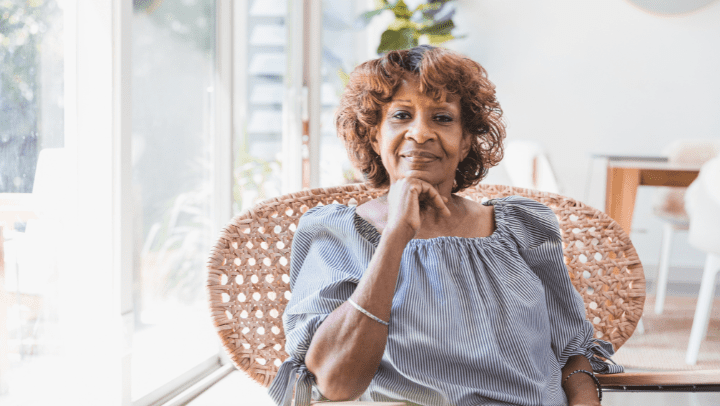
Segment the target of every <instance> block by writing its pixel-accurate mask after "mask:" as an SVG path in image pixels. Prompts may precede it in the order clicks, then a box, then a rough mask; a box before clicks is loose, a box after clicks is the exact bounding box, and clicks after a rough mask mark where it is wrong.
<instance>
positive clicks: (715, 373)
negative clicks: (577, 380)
mask: <svg viewBox="0 0 720 406" xmlns="http://www.w3.org/2000/svg"><path fill="white" fill-rule="evenodd" d="M596 376H597V378H598V380H599V381H600V385H602V387H603V390H608V391H630V392H641V391H642V392H644V391H674V392H720V370H707V371H673V372H631V373H623V374H607V375H602V374H598V375H596Z"/></svg>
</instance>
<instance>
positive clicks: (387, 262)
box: [305, 230, 414, 400]
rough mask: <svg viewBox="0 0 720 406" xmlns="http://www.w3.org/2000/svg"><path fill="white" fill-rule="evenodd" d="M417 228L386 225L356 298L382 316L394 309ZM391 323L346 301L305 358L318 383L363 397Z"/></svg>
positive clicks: (334, 395) (325, 390) (337, 395)
mask: <svg viewBox="0 0 720 406" xmlns="http://www.w3.org/2000/svg"><path fill="white" fill-rule="evenodd" d="M413 235H414V231H412V230H410V231H408V230H385V232H384V233H383V234H382V237H381V239H380V243H379V245H378V248H377V250H376V251H375V254H374V255H373V258H372V260H371V261H370V264H369V266H368V269H367V271H365V273H364V274H363V276H362V278H361V279H360V283H359V284H358V286H357V288H356V289H355V292H354V293H353V295H352V296H351V298H352V299H353V300H354V301H355V302H356V303H357V304H358V305H360V306H361V307H362V308H364V309H365V310H367V311H368V312H370V313H371V314H373V315H375V316H377V317H379V318H380V319H382V320H385V321H389V320H390V309H391V306H392V299H393V296H394V294H395V285H396V282H397V276H398V272H399V269H400V261H401V258H402V253H403V251H404V249H405V246H406V245H407V242H408V241H410V239H412V236H413ZM387 335H388V327H387V326H385V325H383V324H381V323H378V322H377V321H375V320H373V319H371V318H370V317H368V316H366V315H364V314H363V313H361V312H359V311H358V310H357V309H355V308H354V307H353V306H352V305H351V304H350V303H347V302H346V303H344V304H342V305H341V306H340V307H338V308H337V309H335V310H334V311H333V312H332V313H331V314H330V315H329V316H328V317H327V319H325V321H324V322H323V323H322V324H321V325H320V327H319V328H318V330H317V332H316V333H315V335H314V336H313V339H312V342H311V343H310V348H309V349H308V352H307V355H306V357H305V364H306V365H307V367H308V369H309V370H310V372H312V373H313V375H315V378H316V381H317V385H318V389H319V390H320V392H321V393H322V394H323V395H324V396H325V397H327V398H328V399H331V400H351V399H356V398H357V397H359V396H360V395H361V394H362V393H363V392H364V391H365V390H366V389H367V387H368V386H369V385H370V381H372V378H373V376H375V372H376V371H377V368H378V365H380V360H381V359H382V355H383V353H384V351H385V344H386V342H387Z"/></svg>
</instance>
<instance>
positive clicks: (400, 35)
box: [377, 28, 418, 54]
mask: <svg viewBox="0 0 720 406" xmlns="http://www.w3.org/2000/svg"><path fill="white" fill-rule="evenodd" d="M417 45H418V37H416V36H415V33H414V32H413V30H412V29H411V28H402V29H400V30H397V31H396V30H386V31H385V32H383V33H382V36H380V45H379V46H378V49H377V53H378V54H382V53H385V52H388V51H396V50H400V49H408V48H412V47H415V46H417Z"/></svg>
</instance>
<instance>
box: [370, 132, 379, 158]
mask: <svg viewBox="0 0 720 406" xmlns="http://www.w3.org/2000/svg"><path fill="white" fill-rule="evenodd" d="M377 134H378V131H377V130H374V131H370V134H369V137H368V138H369V139H370V146H372V149H373V151H375V153H376V154H378V156H379V155H380V141H379V140H378V137H377Z"/></svg>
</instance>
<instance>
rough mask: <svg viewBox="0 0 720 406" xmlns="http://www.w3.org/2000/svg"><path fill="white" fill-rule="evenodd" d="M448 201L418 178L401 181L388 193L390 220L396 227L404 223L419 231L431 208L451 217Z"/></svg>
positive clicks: (431, 186)
mask: <svg viewBox="0 0 720 406" xmlns="http://www.w3.org/2000/svg"><path fill="white" fill-rule="evenodd" d="M447 201H448V199H447V198H446V197H444V196H442V195H441V194H440V193H439V192H438V191H437V189H435V187H434V186H433V185H431V184H430V183H427V182H425V181H423V180H421V179H417V178H403V179H399V180H398V181H397V182H395V183H394V184H393V185H391V186H390V191H389V193H388V204H389V207H388V209H389V214H390V218H389V219H388V220H389V222H390V223H391V224H395V225H397V224H401V223H403V222H404V223H406V224H408V225H409V226H410V227H411V228H412V229H413V230H415V231H417V230H418V229H419V228H420V224H421V223H422V217H423V215H424V211H425V210H426V209H427V207H429V206H433V208H434V209H435V210H436V211H437V212H438V213H439V214H440V215H443V216H450V214H451V213H450V209H448V207H447V205H446V204H445V203H446V202H447ZM421 203H422V205H421Z"/></svg>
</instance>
